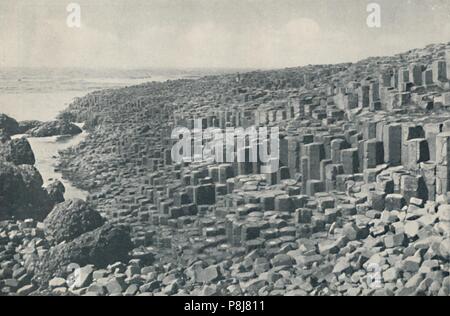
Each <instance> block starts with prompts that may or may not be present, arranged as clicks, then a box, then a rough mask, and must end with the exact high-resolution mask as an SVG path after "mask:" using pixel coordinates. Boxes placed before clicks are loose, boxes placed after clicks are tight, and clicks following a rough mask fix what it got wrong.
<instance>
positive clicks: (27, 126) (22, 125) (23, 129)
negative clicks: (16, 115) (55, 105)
mask: <svg viewBox="0 0 450 316" xmlns="http://www.w3.org/2000/svg"><path fill="white" fill-rule="evenodd" d="M42 124H43V123H42V122H41V121H21V122H19V134H27V133H28V132H29V131H30V130H32V129H34V128H36V127H39V126H41V125H42Z"/></svg>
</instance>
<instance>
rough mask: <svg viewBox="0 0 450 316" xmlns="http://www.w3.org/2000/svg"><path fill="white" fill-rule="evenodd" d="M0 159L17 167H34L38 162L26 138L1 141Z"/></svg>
mask: <svg viewBox="0 0 450 316" xmlns="http://www.w3.org/2000/svg"><path fill="white" fill-rule="evenodd" d="M0 159H3V160H6V161H8V162H12V163H13V164H15V165H17V166H18V165H34V164H35V162H36V160H35V157H34V153H33V150H32V149H31V146H30V143H29V142H28V140H27V139H26V138H20V139H13V140H6V141H5V142H1V141H0Z"/></svg>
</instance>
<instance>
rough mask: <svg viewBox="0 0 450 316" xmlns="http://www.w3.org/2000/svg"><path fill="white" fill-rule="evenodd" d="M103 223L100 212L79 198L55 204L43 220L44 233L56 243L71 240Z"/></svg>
mask: <svg viewBox="0 0 450 316" xmlns="http://www.w3.org/2000/svg"><path fill="white" fill-rule="evenodd" d="M103 224H104V220H103V218H102V217H101V215H100V213H98V212H97V211H95V210H93V209H92V208H91V207H90V206H89V205H88V204H87V203H86V202H84V201H82V200H79V199H75V200H69V201H67V202H64V203H61V204H57V205H56V206H55V208H54V209H53V210H52V211H51V213H50V214H49V215H48V216H47V218H46V219H45V221H44V226H45V234H46V235H47V236H49V237H51V238H53V239H54V240H55V241H56V242H57V243H60V242H62V241H71V240H73V239H75V238H77V237H79V236H81V235H82V234H84V233H87V232H90V231H92V230H94V229H96V228H98V227H100V226H102V225H103Z"/></svg>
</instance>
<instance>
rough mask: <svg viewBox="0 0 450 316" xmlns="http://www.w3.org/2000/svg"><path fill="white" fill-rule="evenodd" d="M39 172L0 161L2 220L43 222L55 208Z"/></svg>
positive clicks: (30, 167) (27, 166)
mask: <svg viewBox="0 0 450 316" xmlns="http://www.w3.org/2000/svg"><path fill="white" fill-rule="evenodd" d="M42 185H43V181H42V177H41V175H40V173H39V171H38V170H37V169H36V168H34V167H33V166H30V165H20V166H15V165H14V164H12V163H10V162H6V161H3V160H0V220H8V219H12V218H15V219H28V218H33V219H35V220H39V221H42V220H43V219H44V218H45V217H46V216H47V214H48V213H49V212H50V210H51V209H52V207H53V204H52V202H51V201H50V199H49V197H48V194H47V191H46V190H45V189H44V188H43V187H42Z"/></svg>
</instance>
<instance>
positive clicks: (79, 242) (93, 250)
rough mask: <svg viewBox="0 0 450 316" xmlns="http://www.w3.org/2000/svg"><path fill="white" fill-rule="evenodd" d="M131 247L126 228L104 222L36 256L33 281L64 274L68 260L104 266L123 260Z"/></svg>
mask: <svg viewBox="0 0 450 316" xmlns="http://www.w3.org/2000/svg"><path fill="white" fill-rule="evenodd" d="M132 247H133V245H132V242H131V238H130V233H129V231H128V228H126V227H123V226H113V225H111V224H107V225H104V226H102V227H100V228H97V229H96V230H94V231H92V232H89V233H86V234H83V235H82V236H80V237H78V238H76V239H74V240H73V241H70V242H68V243H61V244H59V245H57V246H55V247H53V248H51V249H50V251H48V252H47V253H46V254H45V255H44V256H43V258H40V259H39V265H38V267H37V269H36V281H37V282H39V283H40V284H42V285H45V284H47V282H48V281H49V280H50V279H51V278H53V277H60V276H64V275H67V267H68V266H69V265H70V264H72V263H75V264H78V265H80V266H84V265H88V264H93V265H95V266H96V267H106V266H107V265H108V264H112V263H115V262H119V261H120V262H127V260H128V259H129V252H130V251H131V250H132Z"/></svg>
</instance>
